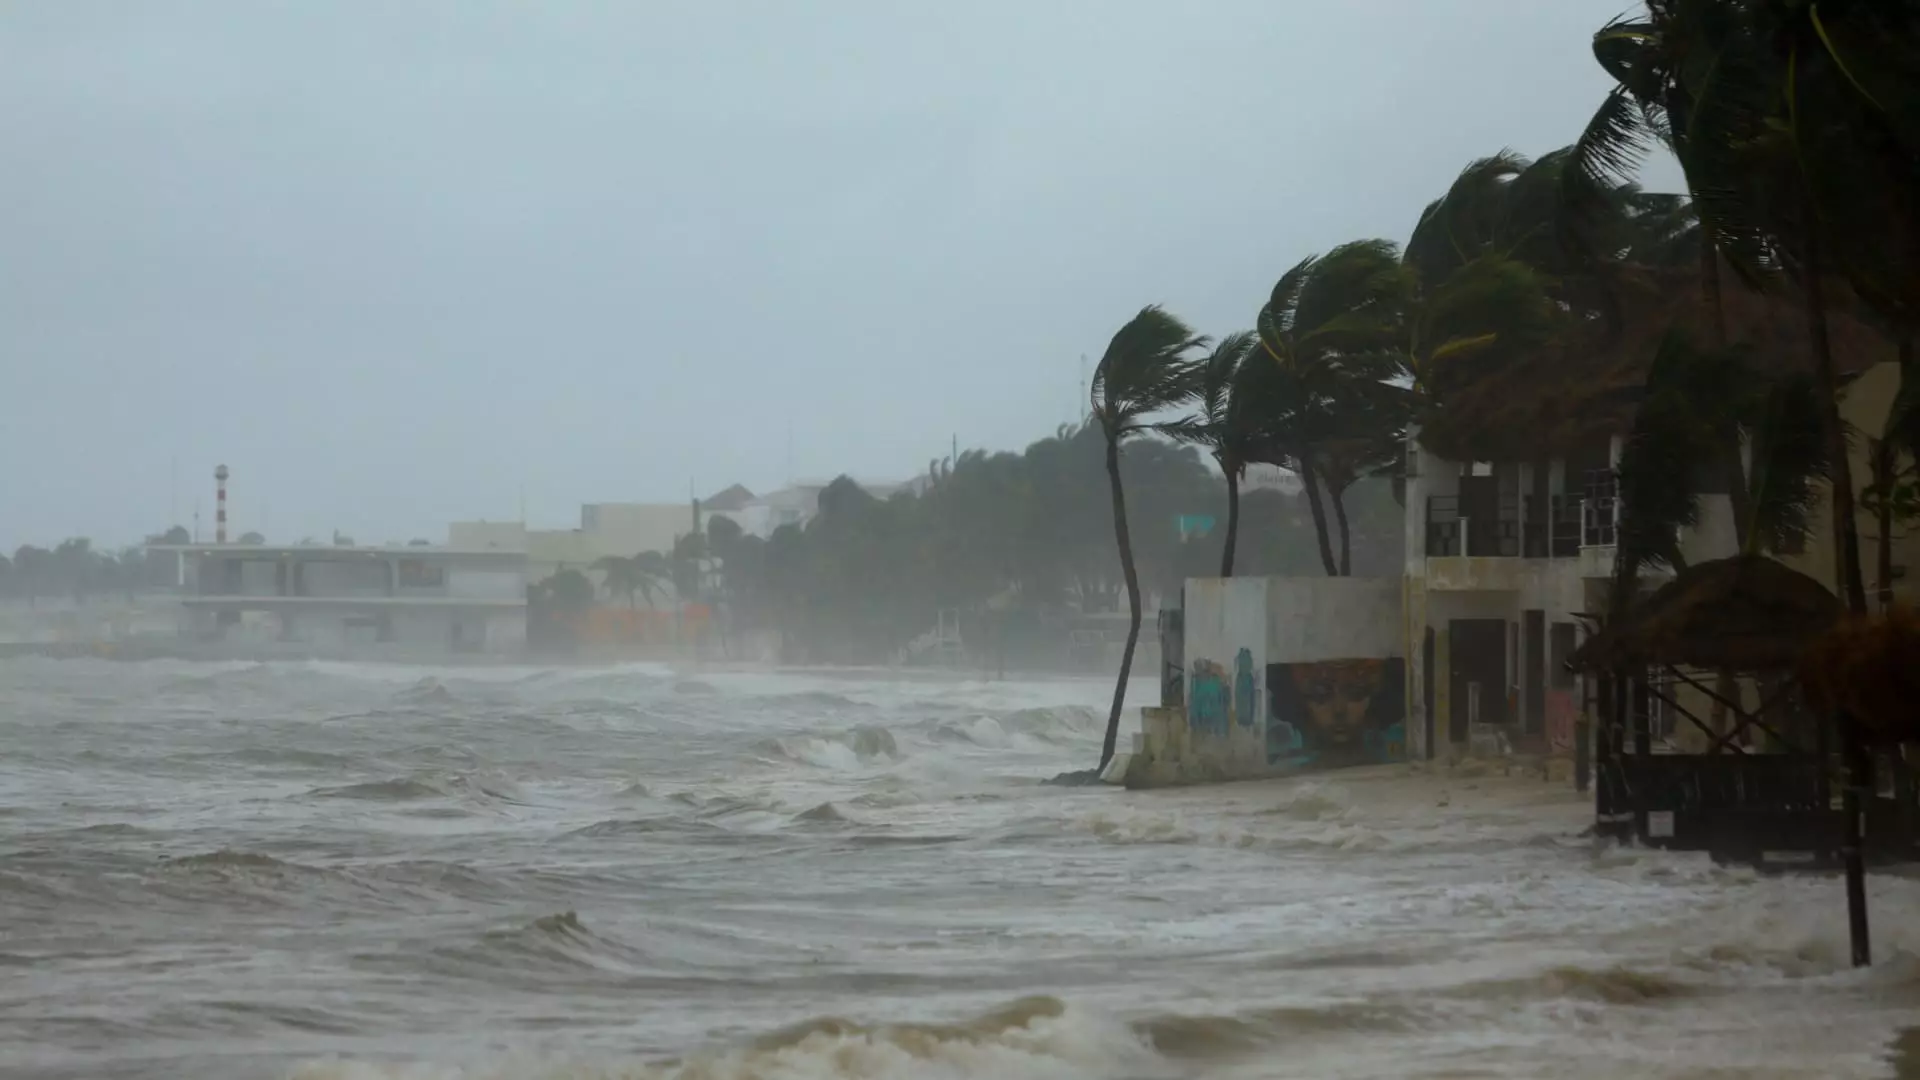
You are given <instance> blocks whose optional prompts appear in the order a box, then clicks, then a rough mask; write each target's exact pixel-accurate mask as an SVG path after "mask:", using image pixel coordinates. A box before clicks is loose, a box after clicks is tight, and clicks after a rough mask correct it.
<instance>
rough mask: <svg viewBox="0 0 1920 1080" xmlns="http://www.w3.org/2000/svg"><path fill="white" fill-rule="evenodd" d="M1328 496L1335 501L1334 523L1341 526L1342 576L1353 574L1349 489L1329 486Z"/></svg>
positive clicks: (1331, 500)
mask: <svg viewBox="0 0 1920 1080" xmlns="http://www.w3.org/2000/svg"><path fill="white" fill-rule="evenodd" d="M1327 498H1328V500H1329V501H1330V502H1332V503H1333V523H1334V524H1335V525H1338V526H1339V527H1340V576H1341V577H1352V576H1353V540H1352V537H1350V536H1349V535H1348V530H1347V491H1346V489H1345V488H1340V489H1338V490H1335V489H1334V488H1333V487H1332V486H1331V485H1329V486H1328V488H1327Z"/></svg>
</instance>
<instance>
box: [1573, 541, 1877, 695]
mask: <svg viewBox="0 0 1920 1080" xmlns="http://www.w3.org/2000/svg"><path fill="white" fill-rule="evenodd" d="M1844 610H1845V609H1844V607H1843V606H1842V605H1841V603H1840V600H1839V599H1838V598H1837V597H1835V596H1834V595H1833V593H1831V592H1829V591H1827V587H1826V586H1824V585H1822V584H1820V583H1819V582H1818V581H1815V580H1814V579H1812V578H1810V577H1808V576H1807V575H1805V574H1802V573H1800V572H1799V571H1798V570H1793V569H1790V568H1788V567H1786V566H1784V565H1782V564H1780V563H1777V562H1775V561H1773V560H1772V559H1768V558H1764V557H1762V556H1759V555H1736V556H1734V557H1732V558H1730V559H1714V560H1713V561H1711V562H1703V563H1699V564H1697V565H1694V566H1690V567H1688V568H1687V569H1686V570H1685V571H1683V572H1682V573H1680V574H1679V575H1678V576H1676V577H1675V578H1674V579H1673V580H1672V581H1670V582H1668V583H1667V584H1666V585H1664V586H1662V587H1661V588H1660V589H1658V590H1657V591H1655V592H1654V594H1653V595H1652V596H1649V597H1647V598H1646V599H1645V600H1643V601H1641V602H1640V603H1638V604H1636V605H1634V606H1633V607H1632V608H1631V609H1629V610H1628V612H1627V613H1626V615H1625V616H1624V617H1622V618H1616V619H1612V620H1609V621H1608V623H1607V625H1606V626H1605V627H1604V628H1602V629H1601V631H1600V632H1599V633H1597V634H1595V635H1594V636H1593V637H1591V638H1588V639H1587V641H1586V644H1584V645H1582V646H1580V647H1579V648H1578V649H1575V650H1574V652H1573V655H1572V657H1570V658H1569V660H1568V663H1569V665H1570V666H1572V667H1574V668H1575V669H1578V670H1583V671H1615V672H1624V671H1631V670H1635V669H1640V668H1646V667H1650V666H1657V665H1673V666H1675V667H1687V668H1699V669H1705V670H1712V671H1723V670H1724V671H1783V670H1792V669H1793V668H1794V667H1795V665H1796V664H1797V663H1798V662H1799V660H1800V656H1801V654H1802V653H1803V652H1804V651H1805V650H1806V648H1807V646H1808V645H1809V644H1810V643H1811V642H1813V641H1814V640H1815V639H1816V638H1818V637H1820V635H1822V634H1824V633H1826V632H1827V631H1828V630H1829V629H1831V628H1832V627H1833V625H1834V624H1835V623H1836V622H1838V621H1839V619H1840V616H1841V615H1842V614H1843V613H1844Z"/></svg>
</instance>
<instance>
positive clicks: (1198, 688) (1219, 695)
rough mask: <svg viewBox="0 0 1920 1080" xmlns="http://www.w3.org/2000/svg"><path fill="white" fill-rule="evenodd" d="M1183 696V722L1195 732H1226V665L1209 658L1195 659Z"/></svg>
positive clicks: (1229, 700) (1228, 696)
mask: <svg viewBox="0 0 1920 1080" xmlns="http://www.w3.org/2000/svg"><path fill="white" fill-rule="evenodd" d="M1187 699H1188V700H1187V724H1188V726H1189V727H1191V728H1192V729H1193V733H1194V734H1195V735H1225V734H1226V733H1227V722H1228V721H1227V714H1228V712H1229V711H1230V709H1231V706H1232V694H1231V693H1230V692H1229V690H1228V688H1227V669H1225V668H1223V667H1221V666H1220V665H1219V664H1216V663H1214V662H1213V661H1211V660H1205V659H1201V660H1195V661H1194V662H1193V680H1192V688H1191V690H1190V691H1189V692H1188V694H1187Z"/></svg>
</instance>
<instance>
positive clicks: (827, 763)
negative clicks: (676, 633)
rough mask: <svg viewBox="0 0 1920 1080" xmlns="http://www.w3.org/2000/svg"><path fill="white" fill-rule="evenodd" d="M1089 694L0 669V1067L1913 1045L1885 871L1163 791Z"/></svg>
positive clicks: (955, 1066) (1136, 1069)
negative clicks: (1081, 779)
mask: <svg viewBox="0 0 1920 1080" xmlns="http://www.w3.org/2000/svg"><path fill="white" fill-rule="evenodd" d="M1108 693H1109V689H1108V688H1107V687H1106V686H1104V685H1102V684H1101V683H1099V682H1097V681H1073V680H1061V681H1053V682H1048V681H995V680H986V679H968V678H964V677H946V678H932V677H923V678H908V677H903V676H901V675H899V674H889V673H882V672H860V671H845V672H830V673H819V672H815V673H793V672H759V673H748V672H724V671H714V672H704V673H687V672H679V673H676V672H675V671H673V670H670V669H667V668H664V667H654V666H627V667H619V668H611V669H594V670H587V669H536V668H486V669H480V668H471V669H445V670H429V669H422V668H401V667H386V666H371V665H368V666H356V665H329V664H320V663H304V664H295V663H287V664H268V665H260V664H229V665H211V664H185V663H172V662H147V663H113V662H109V661H54V660H40V659H20V660H7V661H0V1075H5V1076H8V1077H75V1078H79V1077H87V1078H107V1077H194V1078H214V1080H225V1078H264V1077H297V1078H301V1080H321V1078H349V1077H351V1078H376V1077H377V1078H386V1077H420V1078H429V1077H431V1078H441V1077H468V1078H478V1077H486V1078H495V1077H498V1078H509V1077H514V1078H518V1077H539V1078H555V1080H558V1078H569V1080H583V1078H599V1077H626V1078H635V1080H669V1078H680V1080H748V1078H752V1080H787V1078H792V1080H824V1078H835V1077H860V1078H883V1077H903V1078H909V1077H910V1078H921V1077H927V1078H941V1080H963V1078H982V1080H1021V1078H1029V1077H1036V1078H1037V1077H1044V1078H1111V1080H1122V1078H1125V1080H1134V1078H1137V1080H1153V1078H1187V1077H1192V1078H1201V1077H1206V1078H1212V1077H1221V1078H1243V1077H1244V1078H1251V1077H1344V1078H1379V1080H1387V1078H1392V1080H1401V1078H1406V1077H1432V1078H1439V1077H1450V1078H1468V1077H1474V1078H1490V1077H1546V1076H1554V1077H1593V1078H1601V1077H1605V1078H1609V1080H1613V1078H1618V1077H1622V1076H1631V1077H1642V1078H1653V1077H1672V1078H1680V1077H1689V1078H1708V1077H1715V1078H1729V1077H1780V1078H1785V1077H1809V1078H1811V1077H1820V1078H1846V1077H1889V1076H1899V1075H1920V1061H1917V1060H1915V1059H1916V1058H1920V1041H1917V1040H1916V1038H1915V1036H1914V1035H1913V1034H1912V1032H1911V1030H1910V1029H1911V1028H1912V1026H1913V1025H1915V1024H1916V1023H1920V880H1915V879H1913V878H1904V877H1898V876H1881V875H1876V876H1875V877H1873V878H1872V879H1871V882H1870V889H1871V894H1872V903H1873V912H1874V920H1875V927H1876V931H1877V940H1876V948H1877V953H1878V958H1879V959H1880V961H1881V962H1880V963H1879V965H1878V966H1876V967H1874V968H1872V969H1870V970H1866V971H1853V970H1850V969H1849V968H1848V966H1847V949H1846V933H1845V915H1844V903H1843V898H1842V891H1841V887H1840V885H1839V883H1838V882H1836V881H1835V880H1833V879H1831V878H1820V877H1796V876H1784V877H1766V876H1759V875H1756V874H1754V873H1752V872H1750V871H1746V870H1742V869H1737V868H1726V867H1718V866H1715V865H1713V864H1712V863H1711V862H1709V861H1707V860H1705V859H1703V858H1697V857H1691V856H1680V855H1668V854H1659V853H1650V852H1645V851H1638V850H1632V849H1619V848H1613V847H1599V846H1596V845H1595V843H1594V842H1593V841H1592V840H1590V839H1587V838H1585V837H1584V836H1583V835H1582V831H1583V829H1584V827H1585V826H1586V825H1587V824H1588V822H1589V820H1590V814H1589V812H1588V810H1587V808H1586V807H1585V806H1584V805H1583V804H1582V803H1581V802H1580V801H1579V799H1578V798H1577V797H1576V796H1575V795H1574V794H1573V792H1572V791H1570V790H1568V787H1567V785H1565V784H1561V783H1554V784H1549V783H1547V782H1546V781H1544V780H1543V779H1542V778H1540V777H1539V776H1538V775H1532V776H1527V775H1511V776H1509V775H1504V774H1501V773H1499V772H1497V771H1492V770H1485V769H1482V770H1471V769H1462V770H1445V769H1427V768H1423V767H1419V766H1408V765H1401V766H1391V767H1378V768H1370V769H1364V770H1356V771H1350V772H1341V773H1328V774H1322V775H1319V776H1316V777H1303V778H1299V779H1294V780H1289V781H1279V782H1265V783H1246V784H1236V785H1226V786H1216V787H1208V788H1191V789H1184V790H1179V791H1166V792H1126V791H1121V790H1118V789H1113V788H1106V787H1092V788H1089V787H1068V786H1054V785H1048V784H1043V783H1042V782H1041V781H1043V780H1044V779H1046V778H1048V777H1051V776H1054V775H1055V774H1058V773H1061V772H1062V771H1065V770H1071V769H1078V768H1085V767H1086V766H1088V765H1090V764H1092V763H1093V761H1094V760H1095V759H1096V758H1097V756H1098V753H1099V746H1100V736H1101V731H1102V726H1103V723H1104V719H1105V716H1104V710H1103V709H1102V708H1101V706H1102V704H1103V702H1104V701H1105V699H1106V698H1107V696H1108Z"/></svg>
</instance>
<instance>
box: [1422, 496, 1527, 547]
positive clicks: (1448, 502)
mask: <svg viewBox="0 0 1920 1080" xmlns="http://www.w3.org/2000/svg"><path fill="white" fill-rule="evenodd" d="M1520 540H1521V537H1520V500H1519V498H1518V497H1517V496H1511V495H1503V496H1501V497H1500V498H1499V500H1498V502H1497V504H1496V507H1495V513H1494V514H1493V515H1491V516H1490V517H1485V516H1483V517H1475V516H1473V515H1471V514H1466V513H1463V512H1462V507H1461V501H1460V497H1459V496H1457V495H1429V496H1427V556H1428V557H1429V558H1445V557H1451V556H1459V555H1465V556H1468V557H1470V558H1482V557H1502V556H1504V557H1508V558H1512V557H1516V556H1518V555H1519V554H1520V550H1521V545H1520Z"/></svg>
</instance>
